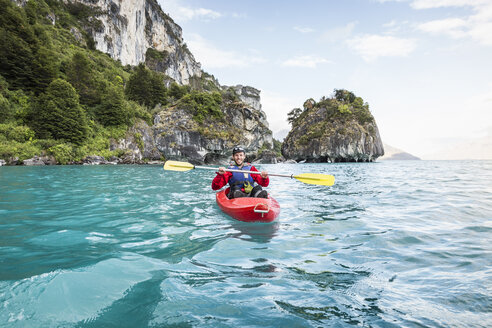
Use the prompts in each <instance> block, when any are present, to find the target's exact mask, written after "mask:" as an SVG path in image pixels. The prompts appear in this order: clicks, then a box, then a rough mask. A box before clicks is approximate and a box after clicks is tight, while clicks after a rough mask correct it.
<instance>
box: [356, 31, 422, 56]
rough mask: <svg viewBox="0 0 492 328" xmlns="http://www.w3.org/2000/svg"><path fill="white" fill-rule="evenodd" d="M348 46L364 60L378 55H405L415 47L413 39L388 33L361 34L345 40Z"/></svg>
mask: <svg viewBox="0 0 492 328" xmlns="http://www.w3.org/2000/svg"><path fill="white" fill-rule="evenodd" d="M347 44H348V45H349V47H351V48H352V49H354V50H355V51H356V52H357V53H359V54H360V55H361V56H362V58H364V60H365V61H373V60H375V59H377V58H378V57H402V56H407V55H408V54H410V53H411V52H412V51H413V50H415V48H416V41H415V40H413V39H403V38H397V37H394V36H389V35H363V36H358V37H355V38H353V39H350V40H348V41H347Z"/></svg>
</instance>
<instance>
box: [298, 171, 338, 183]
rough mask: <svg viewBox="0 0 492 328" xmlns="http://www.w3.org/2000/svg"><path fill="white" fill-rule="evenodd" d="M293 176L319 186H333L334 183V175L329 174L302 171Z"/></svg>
mask: <svg viewBox="0 0 492 328" xmlns="http://www.w3.org/2000/svg"><path fill="white" fill-rule="evenodd" d="M294 178H296V179H297V180H299V181H302V182H304V183H309V184H315V185H321V186H333V184H334V183H335V177H334V176H333V175H329V174H320V173H302V174H299V175H294Z"/></svg>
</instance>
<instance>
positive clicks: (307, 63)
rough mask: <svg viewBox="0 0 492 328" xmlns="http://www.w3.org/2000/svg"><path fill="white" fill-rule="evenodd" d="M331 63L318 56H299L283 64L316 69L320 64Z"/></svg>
mask: <svg viewBox="0 0 492 328" xmlns="http://www.w3.org/2000/svg"><path fill="white" fill-rule="evenodd" d="M328 63H331V61H329V60H327V59H325V58H322V57H317V56H312V55H307V56H297V57H294V58H291V59H287V60H285V61H284V62H282V65H283V66H290V67H307V68H316V66H318V65H319V64H328Z"/></svg>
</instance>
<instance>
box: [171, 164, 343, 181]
mask: <svg viewBox="0 0 492 328" xmlns="http://www.w3.org/2000/svg"><path fill="white" fill-rule="evenodd" d="M193 169H206V170H215V171H217V170H218V168H215V167H207V166H196V165H193V164H191V163H187V162H177V161H166V163H165V164H164V170H170V171H179V172H185V171H189V170H193ZM226 171H228V172H239V173H247V174H261V172H255V171H242V170H233V169H226ZM268 175H271V176H275V177H286V178H291V179H297V180H299V181H301V182H304V183H308V184H315V185H321V186H332V185H333V184H334V183H335V177H334V176H333V175H329V174H321V173H301V174H299V175H293V174H291V175H288V174H273V173H268Z"/></svg>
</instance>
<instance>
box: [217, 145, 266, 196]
mask: <svg viewBox="0 0 492 328" xmlns="http://www.w3.org/2000/svg"><path fill="white" fill-rule="evenodd" d="M232 158H233V160H234V164H231V165H230V166H229V169H234V170H244V171H255V172H258V170H257V169H256V167H254V166H253V165H251V164H250V163H244V159H245V158H246V153H245V151H244V148H242V147H239V146H236V147H234V149H233V150H232ZM255 182H256V183H257V184H256V185H255ZM227 183H229V185H230V187H231V189H230V191H229V195H228V197H229V198H239V197H260V198H268V193H267V191H266V190H263V188H262V186H263V187H268V184H269V183H270V178H269V177H268V172H267V171H261V174H247V173H238V172H228V171H226V168H225V167H219V171H218V172H217V176H216V177H215V178H214V180H213V181H212V189H213V190H219V189H220V188H222V187H224V186H225V185H226V184H227Z"/></svg>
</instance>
